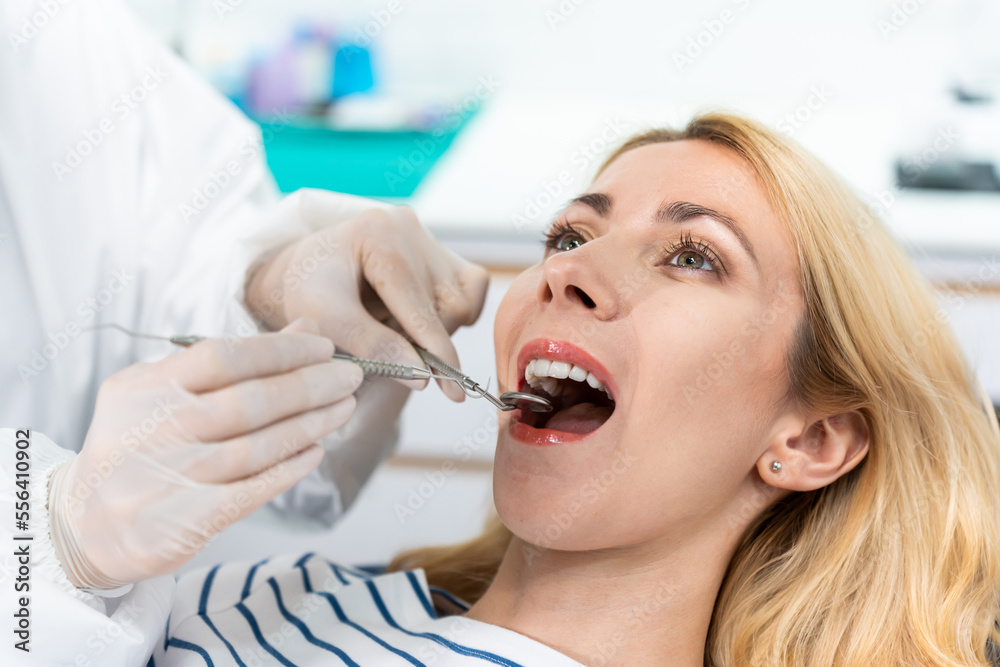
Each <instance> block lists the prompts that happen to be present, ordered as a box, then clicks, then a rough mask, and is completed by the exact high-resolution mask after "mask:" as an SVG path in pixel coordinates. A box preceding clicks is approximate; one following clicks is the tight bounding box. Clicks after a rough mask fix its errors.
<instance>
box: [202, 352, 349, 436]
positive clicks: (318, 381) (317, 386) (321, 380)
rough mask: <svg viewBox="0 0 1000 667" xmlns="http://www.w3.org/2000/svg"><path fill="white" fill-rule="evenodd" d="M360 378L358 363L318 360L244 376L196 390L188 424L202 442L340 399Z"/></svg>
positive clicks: (257, 427)
mask: <svg viewBox="0 0 1000 667" xmlns="http://www.w3.org/2000/svg"><path fill="white" fill-rule="evenodd" d="M363 380H364V373H363V372H362V370H361V368H360V367H358V366H357V365H356V364H354V363H352V362H350V361H324V362H321V363H319V364H315V365H313V366H306V367H305V368H299V369H296V370H294V371H290V372H288V373H282V374H281V375H274V376H271V377H266V378H259V379H253V380H247V381H245V382H240V383H239V384H235V385H232V386H230V387H226V388H224V389H219V390H217V391H214V392H210V393H207V394H202V395H201V396H200V397H199V399H200V400H199V404H200V410H199V412H200V414H199V415H198V417H194V416H192V418H191V421H192V425H191V426H189V428H190V430H191V431H192V432H193V433H194V434H195V435H196V436H197V437H198V438H199V439H201V440H202V441H208V442H217V441H221V440H227V439H229V438H233V437H236V436H239V435H243V434H246V433H252V432H253V431H256V430H257V429H259V428H263V427H264V426H267V425H269V424H273V423H275V422H278V421H281V420H282V419H287V418H288V417H290V416H292V415H297V414H299V413H301V412H306V411H308V410H314V409H316V408H320V407H323V406H325V405H330V404H332V403H336V402H337V401H340V400H343V399H345V398H347V397H348V396H350V395H351V394H353V393H354V392H355V390H357V388H358V387H360V386H361V382H362V381H363Z"/></svg>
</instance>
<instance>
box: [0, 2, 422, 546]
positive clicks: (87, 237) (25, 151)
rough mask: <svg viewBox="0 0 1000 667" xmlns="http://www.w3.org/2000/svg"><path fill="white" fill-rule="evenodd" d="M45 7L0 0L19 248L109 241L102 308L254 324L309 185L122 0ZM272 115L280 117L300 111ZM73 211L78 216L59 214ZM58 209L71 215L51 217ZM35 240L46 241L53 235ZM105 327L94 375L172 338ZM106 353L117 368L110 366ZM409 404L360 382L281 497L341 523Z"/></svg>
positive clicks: (1, 77)
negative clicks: (248, 286)
mask: <svg viewBox="0 0 1000 667" xmlns="http://www.w3.org/2000/svg"><path fill="white" fill-rule="evenodd" d="M49 5H51V8H53V11H55V12H56V14H55V15H53V16H51V17H49V18H48V19H47V20H45V21H44V23H45V24H44V25H42V26H41V27H37V26H35V23H38V22H41V19H39V21H35V19H34V18H33V17H34V16H35V14H36V13H37V12H38V11H40V10H39V6H40V3H35V2H32V1H31V0H10V1H9V2H4V3H2V5H0V29H2V32H3V33H4V34H7V35H8V37H9V38H10V39H14V42H11V44H10V48H11V50H12V53H11V56H10V57H9V58H5V59H0V91H12V95H13V97H12V99H14V100H16V101H17V103H11V104H4V105H0V126H2V127H3V128H4V131H3V132H2V133H0V191H2V193H3V195H4V198H5V199H6V203H7V205H8V207H9V209H10V211H11V214H12V216H13V218H14V220H15V221H17V220H23V221H25V224H24V229H20V230H19V232H23V234H24V235H25V242H26V247H27V245H29V244H28V241H31V240H32V238H30V237H31V235H34V236H39V235H42V236H44V235H45V234H58V235H59V238H60V241H61V243H62V244H63V245H67V246H70V247H73V248H76V249H77V252H82V253H88V252H101V253H102V254H104V253H106V256H104V257H102V261H103V263H105V264H106V265H108V266H109V267H126V268H122V269H121V274H122V278H121V280H122V282H126V283H127V284H128V290H126V291H125V293H123V294H122V295H120V296H118V297H117V298H116V299H115V301H114V302H113V304H112V307H110V308H109V309H108V310H107V311H105V312H104V313H102V315H105V316H106V317H107V321H115V322H117V323H118V324H121V325H123V326H126V327H129V328H131V329H133V330H136V331H142V332H149V333H157V334H162V333H172V334H197V335H204V336H227V335H228V336H247V335H252V334H254V333H257V332H258V331H259V327H258V324H257V322H256V321H255V320H254V318H253V317H252V316H251V315H250V313H249V312H248V310H247V309H246V308H245V306H244V302H243V297H244V293H243V288H244V282H245V279H246V275H247V271H248V269H249V268H250V267H251V266H253V265H254V264H255V263H256V262H257V261H258V260H259V258H260V257H261V256H262V255H263V254H265V253H268V252H272V251H274V250H275V249H277V248H280V247H282V246H284V245H285V244H287V243H289V242H291V241H293V240H295V239H297V238H300V237H301V236H302V235H304V234H307V233H309V232H310V231H313V229H312V227H311V224H316V221H313V222H312V223H307V222H306V221H305V217H304V216H301V215H291V216H289V215H288V214H287V213H288V211H290V210H291V211H293V212H294V211H296V210H297V209H298V207H299V206H300V200H301V199H303V198H302V197H301V196H298V195H293V196H292V197H289V198H285V200H282V198H281V197H280V195H279V194H278V192H277V189H276V187H275V185H274V182H273V179H272V177H271V174H270V172H269V170H268V167H267V163H266V160H265V158H264V137H263V135H262V131H261V129H260V127H258V125H257V124H255V123H253V122H251V121H250V120H249V119H248V118H246V117H245V116H244V115H243V114H242V113H241V112H240V111H239V109H237V108H236V107H235V106H234V105H233V104H232V103H231V102H230V101H229V100H227V99H225V98H224V97H223V96H221V95H220V94H219V93H218V92H217V91H215V90H214V89H213V88H212V87H211V86H209V85H208V84H207V83H206V82H205V81H203V80H202V78H201V77H200V76H199V75H198V74H197V73H195V72H194V71H193V70H192V69H191V68H190V67H189V66H188V65H187V64H186V63H185V62H184V61H182V60H181V59H180V58H178V57H177V56H176V55H175V54H174V53H173V52H171V51H170V50H169V49H168V48H166V47H165V46H164V45H162V44H161V43H159V41H158V40H157V39H156V38H155V37H154V36H153V35H152V34H151V33H150V31H149V30H148V29H147V28H146V27H145V26H144V25H143V24H142V23H141V21H139V20H138V19H137V18H136V17H135V16H134V15H133V14H132V13H131V12H130V11H129V10H128V9H127V8H126V7H125V6H123V5H122V3H121V2H120V0H89V1H88V2H86V3H69V4H63V3H58V2H57V3H49ZM49 5H46V6H49ZM11 36H14V37H11ZM15 37H16V39H15ZM25 91H32V94H31V95H27V94H25ZM35 93H37V94H35ZM278 113H279V115H280V119H281V120H285V121H287V120H289V119H290V117H291V116H292V115H293V112H291V111H289V110H279V112H278ZM274 131H280V130H274ZM84 152H85V153H86V155H82V153H84ZM29 158H30V159H29ZM5 165H21V168H19V169H13V168H12V169H5V168H4V167H5ZM39 193H42V196H40V195H39ZM328 194H329V196H332V197H342V198H343V201H344V202H345V205H344V208H345V210H346V209H348V208H351V207H356V206H357V199H358V198H355V197H349V196H347V195H335V194H333V193H328ZM372 205H375V203H374V202H372ZM81 212H82V213H81ZM71 220H72V221H80V222H79V223H78V224H72V225H69V224H65V223H66V222H67V221H71ZM33 221H34V222H38V223H40V225H41V227H40V226H39V225H36V224H32V223H33ZM319 222H322V221H319ZM56 223H59V224H60V225H62V227H65V229H63V228H62V227H53V228H52V229H48V230H46V229H45V228H44V227H46V226H49V225H55V224H56ZM95 238H114V240H115V242H114V244H98V243H96V242H94V239H95ZM34 240H35V241H37V243H34V244H30V245H33V246H34V247H36V248H38V249H39V252H44V249H45V248H46V247H47V245H48V242H47V241H46V239H45V238H35V239H34ZM108 248H111V250H108ZM47 254H50V253H47ZM38 259H39V261H36V262H35V264H36V265H37V266H39V267H44V266H47V265H48V263H47V262H45V261H41V260H42V259H44V258H38ZM72 269H73V267H71V266H60V267H58V270H59V271H62V272H63V274H64V275H62V274H61V275H58V276H52V275H39V276H34V277H33V279H32V280H33V285H32V287H33V289H35V291H36V292H37V293H38V296H39V299H38V301H39V303H41V304H43V305H42V306H39V307H40V308H42V307H44V304H46V303H50V302H51V303H57V302H58V301H59V294H60V293H61V292H62V291H65V290H62V289H60V284H61V282H62V281H65V280H67V279H74V278H75V279H79V276H74V274H73V270H72ZM50 272H51V269H49V270H48V271H47V272H46V273H47V274H48V273H50ZM68 276H73V277H72V278H68ZM64 313H65V310H64V309H58V310H55V311H54V312H52V313H47V314H46V313H43V315H45V317H43V320H45V321H51V322H64V321H65V314H64ZM102 319H103V317H102ZM102 338H107V339H108V340H107V341H106V342H99V343H98V344H97V345H96V346H95V351H94V354H93V357H94V359H95V360H96V361H95V362H94V363H95V364H99V365H98V366H96V367H95V369H94V370H95V373H97V374H98V376H99V377H98V378H97V382H98V383H99V381H100V378H102V377H106V376H107V375H108V374H110V373H111V372H114V371H115V370H118V368H120V367H121V366H122V365H126V364H127V363H133V362H136V361H149V360H152V359H156V358H160V357H162V356H163V355H164V354H169V353H170V352H171V351H172V350H173V348H171V346H170V345H169V344H165V343H163V342H160V341H149V340H143V339H140V340H131V341H123V340H122V338H121V334H119V333H117V332H108V333H107V334H106V335H102ZM123 347H130V348H131V350H132V352H131V353H130V354H129V355H128V357H127V358H123V357H121V358H120V357H119V356H118V354H119V353H118V352H117V350H120V349H122V348H123ZM112 359H113V360H114V361H113V362H112V363H113V364H114V366H113V367H112V366H109V365H101V364H106V361H105V360H112ZM404 402H405V390H403V389H401V388H396V387H389V388H385V389H379V390H378V391H366V392H365V393H364V395H363V396H359V406H358V410H357V413H356V415H355V417H354V418H353V419H352V422H351V423H350V424H349V425H347V426H346V427H345V428H344V429H342V430H341V431H340V432H339V433H338V434H335V435H333V436H331V437H329V438H327V439H326V440H324V441H323V443H322V444H323V445H324V447H325V449H326V451H327V452H328V457H327V459H326V460H325V461H324V463H323V464H322V465H321V466H320V468H319V469H318V470H317V471H316V472H314V473H313V474H312V475H311V476H310V477H309V478H308V479H307V480H305V481H304V482H303V483H302V485H301V486H300V487H297V488H296V489H293V490H291V491H289V492H287V494H286V495H285V496H284V497H282V498H279V499H277V500H276V504H275V507H276V508H279V509H280V511H281V512H282V513H284V514H285V515H288V516H295V515H298V516H301V517H304V518H305V519H307V520H308V521H309V522H310V523H313V524H315V523H317V522H318V523H319V524H321V525H327V526H328V525H332V523H333V522H334V521H335V520H336V518H337V517H338V516H339V515H340V514H341V513H342V512H343V511H344V510H345V509H346V507H347V506H348V505H349V504H350V502H351V499H353V497H354V495H356V488H355V487H358V488H360V485H361V484H363V483H364V481H365V480H366V479H367V476H368V474H370V472H371V471H372V470H373V469H374V468H375V466H376V465H377V464H378V462H379V461H381V460H382V459H383V458H384V457H385V456H386V455H387V454H388V452H390V451H391V450H392V449H393V448H394V447H395V444H396V442H397V440H398V416H399V412H400V410H401V408H402V405H403V403H404ZM339 480H343V481H344V483H345V484H348V485H349V486H350V487H351V488H349V489H345V490H344V491H343V492H342V491H341V490H340V489H338V488H337V483H338V481H339Z"/></svg>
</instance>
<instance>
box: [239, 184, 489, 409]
mask: <svg viewBox="0 0 1000 667" xmlns="http://www.w3.org/2000/svg"><path fill="white" fill-rule="evenodd" d="M284 205H285V206H286V209H285V212H284V215H287V216H289V217H290V218H295V217H296V216H298V222H300V223H301V222H305V223H306V226H307V227H308V228H310V229H320V231H317V232H314V233H313V234H310V235H309V236H306V237H305V238H302V239H300V240H299V241H296V242H294V243H292V244H291V245H289V246H287V247H285V248H284V249H283V250H282V251H281V252H280V253H278V254H277V255H276V256H275V257H273V258H272V259H271V260H270V261H269V262H268V263H267V264H265V265H264V266H263V267H261V268H260V269H258V270H257V272H256V273H255V274H254V276H253V278H252V279H251V281H250V284H249V285H248V289H247V303H248V304H249V305H250V307H251V308H252V309H253V310H255V311H256V312H257V314H258V315H259V316H260V317H261V318H262V319H263V320H264V322H265V323H266V324H267V325H268V327H269V328H271V329H277V328H280V327H282V326H284V325H285V323H286V322H289V321H291V320H293V319H295V318H297V317H309V318H312V319H314V320H316V322H318V323H319V327H320V331H321V333H322V334H323V335H324V336H327V337H328V338H330V339H331V340H332V341H333V342H334V343H335V344H336V345H337V347H339V348H343V349H345V350H347V351H348V352H350V353H351V354H354V355H356V356H359V357H367V358H372V359H379V360H383V361H393V362H396V363H404V364H412V365H416V366H423V365H424V363H423V361H422V360H421V358H420V357H419V356H418V355H417V353H416V351H415V350H414V349H413V347H412V346H411V345H410V344H409V342H408V341H407V340H406V338H404V337H403V336H402V335H400V334H399V333H398V331H397V330H393V329H392V328H391V326H398V327H399V328H401V329H402V330H403V331H405V332H406V333H407V334H409V335H410V336H411V337H412V338H413V340H415V341H416V342H417V343H419V344H420V345H421V346H423V347H424V348H426V349H428V350H430V351H431V352H433V353H434V354H436V355H437V356H438V357H440V358H442V359H444V360H445V361H447V362H448V363H450V364H451V365H453V366H455V367H458V366H459V361H458V354H457V352H456V351H455V347H454V346H453V345H452V343H451V339H450V338H449V336H450V335H451V334H452V333H453V332H454V331H455V330H456V329H457V328H458V327H460V326H462V325H468V324H472V323H473V322H475V321H476V319H477V318H478V317H479V313H480V312H481V311H482V308H483V301H484V300H485V298H486V287H487V283H488V281H489V277H488V274H487V272H486V270H485V269H484V268H483V267H481V266H479V265H477V264H473V263H471V262H468V261H466V260H464V259H462V258H461V257H459V256H458V255H456V254H455V253H453V252H451V251H450V250H448V249H446V248H444V247H443V246H441V245H440V244H439V243H438V242H437V241H435V240H434V239H433V238H432V237H431V235H430V234H428V232H427V230H426V229H425V228H424V227H423V226H422V225H421V224H420V222H419V221H418V220H417V218H416V216H415V215H414V213H413V211H412V210H410V209H409V208H405V207H398V206H397V207H389V206H385V205H378V204H377V203H376V202H372V201H370V200H364V199H360V198H353V197H345V196H344V195H339V194H335V193H330V192H325V191H322V190H300V191H299V192H297V193H295V194H294V195H291V196H290V197H289V198H288V200H286V202H285V203H284ZM291 221H292V220H290V222H291ZM439 383H440V384H441V388H442V390H443V391H444V392H445V393H446V394H447V395H448V396H450V397H451V398H452V399H454V400H456V401H461V400H463V399H464V396H465V395H464V394H463V393H462V390H461V388H460V387H459V386H458V385H457V384H455V383H454V382H450V381H446V380H439ZM424 384H425V383H424V382H411V383H408V385H409V386H411V387H423V386H424Z"/></svg>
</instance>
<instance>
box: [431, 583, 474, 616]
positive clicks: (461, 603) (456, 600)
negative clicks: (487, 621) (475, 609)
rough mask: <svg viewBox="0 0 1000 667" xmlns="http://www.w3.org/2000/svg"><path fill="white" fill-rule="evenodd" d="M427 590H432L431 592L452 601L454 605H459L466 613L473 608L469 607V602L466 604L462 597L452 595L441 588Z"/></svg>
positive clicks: (432, 587)
mask: <svg viewBox="0 0 1000 667" xmlns="http://www.w3.org/2000/svg"><path fill="white" fill-rule="evenodd" d="M427 588H429V589H430V590H431V592H433V593H437V594H438V595H440V596H441V597H443V598H445V599H446V600H449V601H451V602H452V603H453V604H456V605H458V606H459V607H461V608H462V609H464V610H466V611H469V609H471V608H472V607H471V606H470V605H469V603H468V602H466V601H465V600H463V599H462V598H460V597H456V596H454V595H452V594H451V593H450V592H449V591H447V590H445V589H443V588H441V587H440V586H428V587H427Z"/></svg>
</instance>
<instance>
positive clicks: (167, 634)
mask: <svg viewBox="0 0 1000 667" xmlns="http://www.w3.org/2000/svg"><path fill="white" fill-rule="evenodd" d="M171 616H173V614H167V628H166V630H164V631H163V652H164V653H166V652H167V645H168V643H169V642H168V640H169V639H170V617H171Z"/></svg>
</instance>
